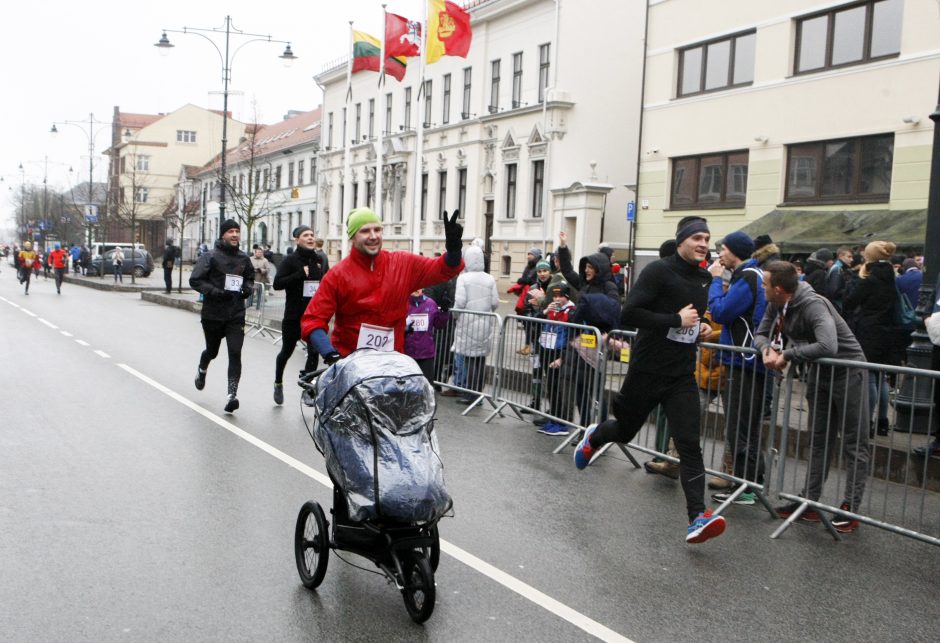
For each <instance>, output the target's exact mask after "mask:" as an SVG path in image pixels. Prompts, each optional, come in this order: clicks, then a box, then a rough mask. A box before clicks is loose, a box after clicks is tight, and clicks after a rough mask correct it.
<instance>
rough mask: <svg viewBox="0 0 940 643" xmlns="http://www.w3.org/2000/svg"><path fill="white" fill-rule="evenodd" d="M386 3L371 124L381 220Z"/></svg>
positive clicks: (376, 196) (376, 210) (386, 30)
mask: <svg viewBox="0 0 940 643" xmlns="http://www.w3.org/2000/svg"><path fill="white" fill-rule="evenodd" d="M386 6H387V5H384V4H383V5H382V46H381V49H380V50H379V100H377V101H376V103H378V104H379V110H378V114H376V115H375V116H373V120H372V125H373V126H375V124H376V120H378V121H379V123H380V124H379V140H378V144H377V145H376V146H375V205H376V208H375V213H376V214H377V215H379V220H380V221H381V220H382V210H383V208H384V207H385V199H383V198H382V127H383V126H384V121H383V118H382V117H383V116H384V114H385V109H386V107H385V92H384V91H383V89H384V88H385V38H386V36H387V35H388V27H387V24H386V21H387V20H388V16H386V15H385V14H386V11H385V7H386Z"/></svg>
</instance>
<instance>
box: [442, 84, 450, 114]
mask: <svg viewBox="0 0 940 643" xmlns="http://www.w3.org/2000/svg"><path fill="white" fill-rule="evenodd" d="M442 91H443V95H442V96H441V123H442V124H444V125H447V124H448V123H449V122H450V74H444V87H443V89H442Z"/></svg>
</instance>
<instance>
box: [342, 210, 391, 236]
mask: <svg viewBox="0 0 940 643" xmlns="http://www.w3.org/2000/svg"><path fill="white" fill-rule="evenodd" d="M367 223H378V224H381V223H382V220H381V219H380V218H379V215H377V214H376V213H375V212H373V211H372V210H371V209H370V208H356V209H355V210H351V211H350V212H349V216H348V217H346V236H347V237H349V238H350V239H352V238H353V237H355V236H356V233H357V232H359V228H361V227H362V226H364V225H366V224H367Z"/></svg>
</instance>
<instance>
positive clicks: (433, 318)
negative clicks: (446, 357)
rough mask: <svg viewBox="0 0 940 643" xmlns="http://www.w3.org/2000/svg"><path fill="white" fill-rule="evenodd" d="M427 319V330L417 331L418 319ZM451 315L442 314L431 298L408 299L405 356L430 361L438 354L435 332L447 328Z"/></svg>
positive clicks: (423, 296) (422, 296)
mask: <svg viewBox="0 0 940 643" xmlns="http://www.w3.org/2000/svg"><path fill="white" fill-rule="evenodd" d="M421 316H423V317H426V319H427V322H426V326H427V328H426V330H415V326H416V324H417V321H416V317H421ZM448 319H450V315H449V314H448V313H445V312H441V311H440V309H439V308H438V306H437V302H435V301H434V300H433V299H431V298H430V297H427V296H425V295H421V296H420V297H412V296H409V297H408V316H407V317H406V318H405V355H407V356H408V357H411V358H412V359H430V358H432V357H434V355H435V353H436V350H435V349H436V347H435V345H434V331H435V329H438V328H444V327H445V326H447V320H448Z"/></svg>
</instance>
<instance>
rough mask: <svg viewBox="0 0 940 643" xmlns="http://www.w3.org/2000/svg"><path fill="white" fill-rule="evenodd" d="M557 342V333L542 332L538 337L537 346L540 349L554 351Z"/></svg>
mask: <svg viewBox="0 0 940 643" xmlns="http://www.w3.org/2000/svg"><path fill="white" fill-rule="evenodd" d="M557 340H558V333H556V332H553V331H548V330H543V331H542V334H541V335H539V345H540V346H541V347H542V348H548V349H554V348H555V342H556V341H557Z"/></svg>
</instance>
